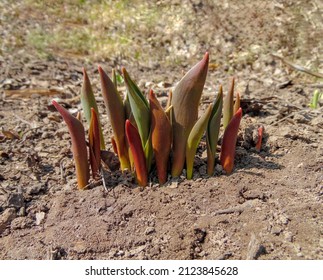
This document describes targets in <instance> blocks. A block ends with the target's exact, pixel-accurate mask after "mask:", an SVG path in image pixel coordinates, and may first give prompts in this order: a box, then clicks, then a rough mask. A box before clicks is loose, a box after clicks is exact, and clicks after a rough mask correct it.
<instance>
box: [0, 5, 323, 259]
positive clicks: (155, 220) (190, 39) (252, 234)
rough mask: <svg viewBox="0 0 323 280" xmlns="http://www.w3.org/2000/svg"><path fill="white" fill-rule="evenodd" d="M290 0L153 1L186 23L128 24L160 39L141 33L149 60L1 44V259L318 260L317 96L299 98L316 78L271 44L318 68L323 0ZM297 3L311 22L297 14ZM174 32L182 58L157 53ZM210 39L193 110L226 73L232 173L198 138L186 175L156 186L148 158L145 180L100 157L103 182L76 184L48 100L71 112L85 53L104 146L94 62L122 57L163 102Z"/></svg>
mask: <svg viewBox="0 0 323 280" xmlns="http://www.w3.org/2000/svg"><path fill="white" fill-rule="evenodd" d="M293 2H295V1H268V3H267V2H264V1H250V4H246V3H245V1H223V2H221V4H217V5H216V4H212V1H182V2H181V1H159V5H164V6H166V7H168V6H169V7H170V8H169V14H168V15H169V16H170V17H171V16H173V13H172V10H173V9H175V8H176V7H178V6H179V5H182V9H183V10H184V11H185V14H186V17H183V19H182V20H183V21H184V26H185V28H184V29H183V30H181V32H175V30H174V34H172V33H171V35H173V36H171V42H168V41H167V42H168V43H167V42H166V41H165V42H164V41H163V40H162V39H163V34H161V33H159V34H156V33H154V32H152V33H151V34H149V32H148V33H147V34H141V33H135V34H134V36H138V37H139V38H141V39H142V40H140V41H141V43H142V44H148V45H149V44H150V43H149V42H151V41H149V42H148V41H147V40H146V39H147V38H150V37H153V38H154V39H153V40H156V42H160V44H159V45H158V44H156V45H149V46H147V45H145V46H144V48H147V49H150V52H151V53H150V55H151V57H150V60H149V61H136V60H134V59H131V58H129V59H128V58H127V57H122V56H115V57H113V59H101V60H97V61H93V62H89V61H88V60H83V59H79V58H74V57H72V56H71V57H68V56H62V55H61V54H57V55H56V54H55V53H54V54H53V55H52V56H51V57H47V58H38V57H37V55H36V54H35V50H33V49H28V48H26V47H21V49H20V51H18V50H15V51H13V52H2V56H1V57H0V64H1V67H0V77H1V78H0V90H1V99H0V108H1V109H0V126H1V127H2V136H1V139H0V147H1V148H0V153H1V157H0V259H323V204H322V203H323V142H322V139H323V138H322V137H323V110H322V108H323V104H322V102H321V103H320V104H319V107H318V109H311V108H310V107H309V106H308V104H309V103H310V101H311V98H312V93H313V91H314V90H315V89H316V88H317V87H320V86H322V83H321V84H320V81H322V80H320V79H317V78H315V77H314V76H311V75H308V74H305V73H302V72H299V71H296V70H295V69H292V68H290V67H288V66H287V65H286V64H285V63H284V62H282V61H281V60H279V59H277V58H276V57H274V56H272V55H271V53H276V54H277V53H278V54H279V55H281V56H283V57H287V58H289V59H290V60H293V61H296V62H297V63H298V64H301V65H303V66H308V67H312V68H313V67H314V66H315V65H316V66H317V68H315V69H316V71H317V72H320V71H321V72H322V69H323V68H322V58H321V57H319V50H320V49H321V50H322V41H321V42H320V41H319V39H318V38H322V36H320V35H322V34H321V31H322V28H320V27H322V26H320V24H321V23H322V20H321V21H318V20H316V21H314V18H315V16H318V15H319V12H320V10H321V8H322V7H320V1H309V2H310V3H308V1H305V0H304V1H297V4H295V3H294V4H293ZM256 3H257V4H256ZM167 5H168V6H167ZM248 5H249V6H248ZM295 5H297V9H298V10H300V11H306V12H307V14H308V15H309V19H313V22H314V23H315V24H314V23H313V22H312V21H310V20H309V21H308V20H306V17H305V16H304V17H301V16H300V17H297V16H295V15H294V9H296V8H295ZM300 14H302V13H300ZM297 15H299V14H297ZM320 15H322V14H320ZM165 16H167V14H166V15H165ZM273 19H275V20H273ZM39 20H41V19H39ZM14 23H15V24H16V25H17V26H20V28H26V29H28V28H32V26H33V24H36V23H37V19H35V18H34V17H31V18H30V19H28V18H26V17H24V16H23V15H18V16H17V18H16V19H15V22H14ZM38 23H39V22H38ZM312 23H313V25H312ZM160 26H161V27H162V26H163V23H162V22H161V23H160ZM160 26H159V28H160ZM0 29H1V30H0V31H1V32H0V33H1V34H2V35H1V36H9V35H8V34H7V33H6V32H5V27H4V26H2V25H1V26H0ZM304 34H306V36H305V35H304ZM303 35H304V36H305V37H302V36H303ZM144 36H146V37H144ZM167 38H168V39H167V40H170V39H169V35H168V36H167ZM175 41H176V44H177V46H178V50H181V52H179V56H180V55H183V56H184V57H186V60H182V62H180V63H175V62H174V63H173V64H169V62H168V64H167V65H166V63H164V62H163V61H162V59H161V57H162V56H163V52H164V51H165V48H168V47H169V49H170V50H171V52H173V54H174V53H175V54H176V49H175V47H174V46H175V45H174V44H175ZM167 44H168V45H167ZM315 44H316V45H315ZM310 46H311V48H310V49H309V47H310ZM314 46H315V47H314ZM206 50H208V51H209V52H210V57H211V62H210V66H209V73H208V77H207V82H206V85H205V89H204V93H203V97H202V100H201V106H200V108H201V112H202V111H203V110H204V109H206V107H207V105H208V104H210V103H211V102H213V100H214V96H215V93H216V90H217V88H218V86H219V84H220V83H222V84H223V85H224V90H225V93H226V92H227V89H228V84H229V80H230V77H231V76H232V75H234V76H235V77H236V79H237V83H236V84H237V87H236V88H237V90H238V91H239V92H240V93H241V95H242V108H243V114H244V116H243V119H242V123H241V128H240V132H239V137H238V142H237V151H236V162H235V169H234V172H233V173H232V174H231V175H225V174H223V172H222V169H221V166H220V165H219V164H217V166H216V169H215V174H214V176H207V175H206V146H205V145H206V143H205V138H203V139H202V141H201V144H200V146H199V149H198V153H197V156H196V159H195V168H194V178H193V180H186V179H185V171H184V173H183V175H182V176H181V177H179V178H176V179H174V178H169V181H168V182H167V183H166V184H165V185H164V186H159V185H158V183H157V180H156V176H155V175H156V174H155V171H153V172H152V175H151V177H150V183H149V186H148V187H146V188H141V187H138V186H137V185H136V184H135V182H134V180H133V179H132V177H131V176H125V175H122V174H121V173H120V172H119V171H108V170H107V171H106V172H105V173H106V174H105V176H104V180H105V185H106V187H104V186H103V183H102V180H101V181H99V182H94V183H93V184H92V185H91V187H90V188H89V189H87V190H85V191H78V190H77V187H76V179H75V171H74V166H73V161H72V154H71V150H70V139H69V134H68V131H67V128H66V127H65V125H64V123H63V121H62V119H61V117H60V116H59V114H58V113H57V112H56V111H55V110H54V108H53V106H51V105H50V104H51V100H52V99H53V98H56V99H57V100H59V102H60V103H61V104H64V105H65V106H66V107H67V108H70V110H71V111H72V112H73V113H76V111H77V110H79V109H80V108H81V107H80V102H79V98H78V93H79V90H80V86H81V82H82V67H83V66H85V67H86V68H87V69H88V73H89V75H90V78H91V81H92V84H93V87H94V91H95V94H96V96H97V101H98V104H99V110H100V112H101V119H102V120H104V121H102V123H103V124H104V133H105V135H106V141H107V146H108V149H110V150H111V144H110V142H109V141H108V139H110V136H111V127H110V124H109V120H108V118H107V113H106V111H105V108H104V104H103V100H102V97H101V95H100V89H99V87H100V84H99V79H98V72H97V70H95V69H96V65H97V64H98V63H100V64H101V65H102V66H103V67H104V68H105V69H107V70H108V71H110V70H111V67H113V66H115V65H116V64H117V65H118V67H120V66H126V67H127V70H128V71H129V73H131V74H132V76H133V77H134V78H135V80H136V81H137V82H138V83H139V86H140V88H141V89H142V90H143V91H145V92H146V91H147V90H148V89H149V88H153V89H154V90H155V92H156V93H157V95H158V98H159V99H160V101H161V102H162V103H163V104H165V103H166V99H167V96H166V94H167V92H168V90H169V88H171V87H172V86H174V85H175V84H176V82H177V81H179V79H180V77H181V75H182V71H186V70H188V69H189V68H190V67H191V66H192V65H194V63H196V62H197V61H199V60H200V59H201V58H202V56H203V54H204V52H205V51H206ZM321 54H322V53H321ZM320 67H321V68H320ZM120 90H121V91H124V87H122V86H121V88H120ZM260 125H263V126H264V128H265V135H264V139H263V143H262V147H261V151H260V152H259V153H258V152H257V151H256V150H255V141H256V138H255V135H256V131H257V128H258V127H259V126H260Z"/></svg>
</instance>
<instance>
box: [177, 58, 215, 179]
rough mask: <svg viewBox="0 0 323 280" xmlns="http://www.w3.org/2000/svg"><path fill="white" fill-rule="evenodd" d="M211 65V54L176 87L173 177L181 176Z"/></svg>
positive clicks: (196, 65) (195, 66) (194, 67)
mask: <svg viewBox="0 0 323 280" xmlns="http://www.w3.org/2000/svg"><path fill="white" fill-rule="evenodd" d="M208 64H209V54H208V53H205V55H204V57H203V59H202V60H201V61H199V62H198V63H197V64H195V65H194V66H193V67H192V68H191V69H190V70H189V71H188V72H187V73H186V74H185V75H184V77H183V78H182V79H181V80H180V81H179V83H178V84H177V85H176V87H175V89H174V92H173V96H172V101H171V105H173V114H172V126H173V155H174V157H173V165H172V176H173V177H177V176H179V175H180V174H181V172H182V170H183V167H184V162H185V150H186V141H187V138H188V136H189V133H190V131H191V129H192V128H193V126H194V124H195V122H196V120H197V117H198V106H199V102H200V99H201V95H202V92H203V88H204V84H205V80H206V76H207V71H208Z"/></svg>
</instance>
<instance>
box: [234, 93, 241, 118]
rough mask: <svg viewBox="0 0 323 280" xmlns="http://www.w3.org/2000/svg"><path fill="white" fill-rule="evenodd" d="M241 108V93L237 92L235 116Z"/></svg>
mask: <svg viewBox="0 0 323 280" xmlns="http://www.w3.org/2000/svg"><path fill="white" fill-rule="evenodd" d="M239 108H240V93H239V92H237V93H236V100H235V102H234V106H233V114H235V113H236V112H237V111H238V110H239Z"/></svg>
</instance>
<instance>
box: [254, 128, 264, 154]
mask: <svg viewBox="0 0 323 280" xmlns="http://www.w3.org/2000/svg"><path fill="white" fill-rule="evenodd" d="M263 133H264V127H263V126H262V125H261V126H260V127H259V128H258V140H257V143H256V147H255V148H256V151H257V152H258V153H259V152H260V150H261V143H262V137H263Z"/></svg>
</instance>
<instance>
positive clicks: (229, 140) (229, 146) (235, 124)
mask: <svg viewBox="0 0 323 280" xmlns="http://www.w3.org/2000/svg"><path fill="white" fill-rule="evenodd" d="M241 118H242V109H241V108H239V110H238V111H237V112H236V113H235V115H234V116H233V117H232V119H231V121H230V123H229V124H228V126H227V128H226V129H225V131H224V134H223V140H222V146H221V155H220V161H221V165H222V167H223V169H224V170H225V171H226V172H227V174H230V173H231V172H232V170H233V165H234V156H235V151H236V143H237V136H238V131H239V125H240V121H241Z"/></svg>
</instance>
